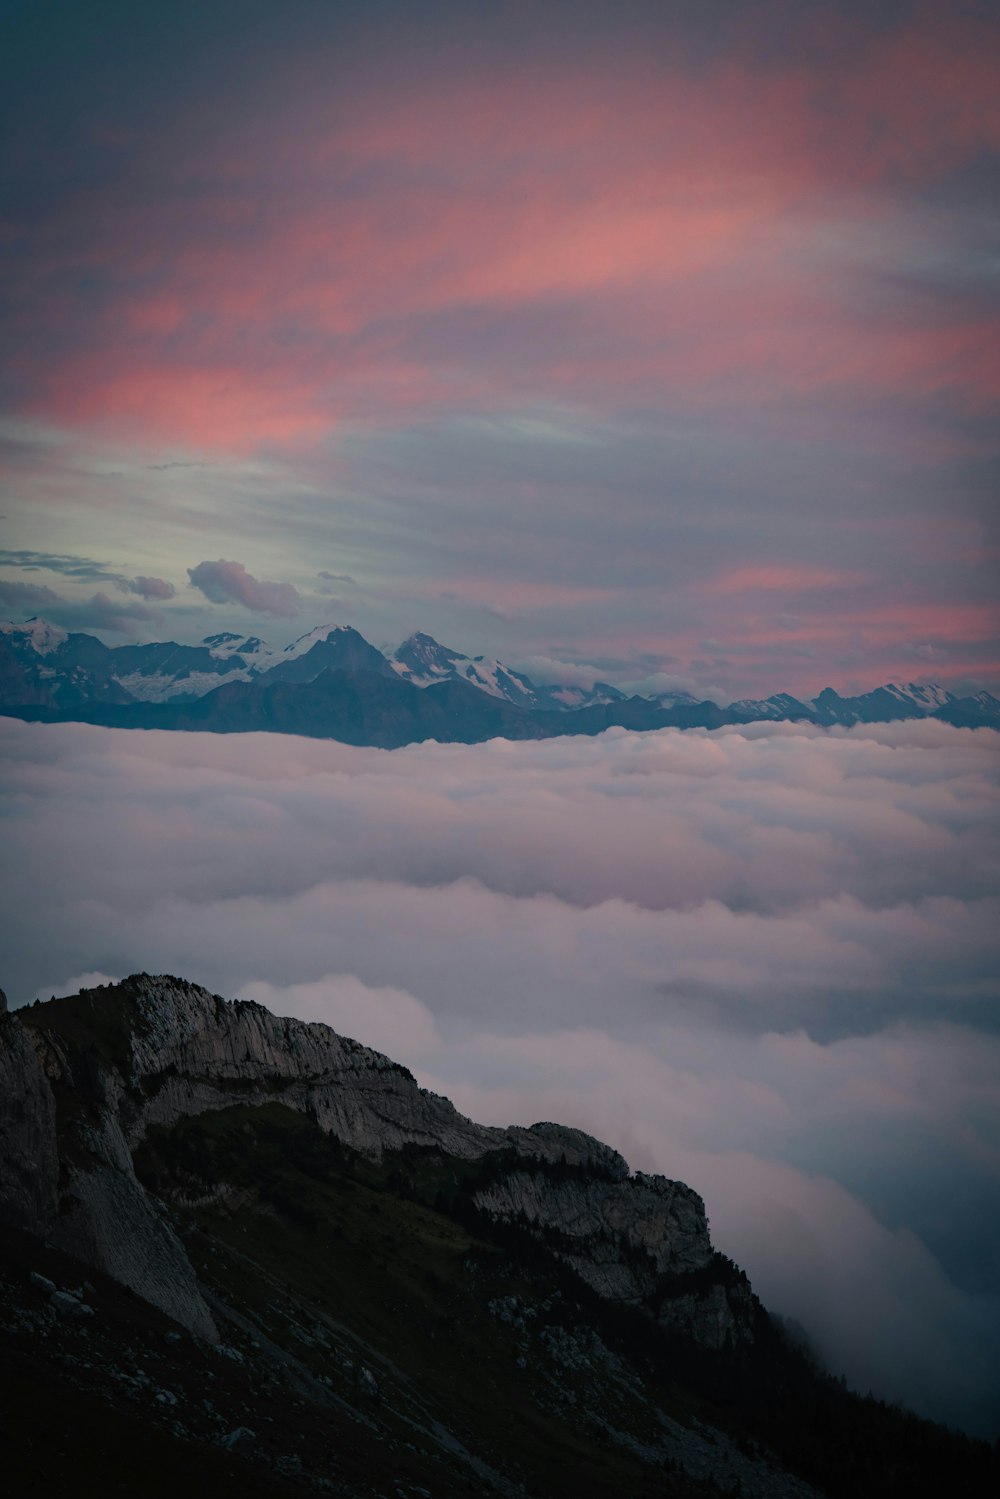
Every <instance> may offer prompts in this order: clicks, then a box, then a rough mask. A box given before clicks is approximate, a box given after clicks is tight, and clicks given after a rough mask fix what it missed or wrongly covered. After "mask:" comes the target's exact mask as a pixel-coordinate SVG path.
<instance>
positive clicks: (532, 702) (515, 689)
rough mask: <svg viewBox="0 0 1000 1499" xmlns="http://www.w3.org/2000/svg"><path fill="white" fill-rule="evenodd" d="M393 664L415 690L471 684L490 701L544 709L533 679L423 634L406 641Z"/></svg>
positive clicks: (485, 657) (397, 652)
mask: <svg viewBox="0 0 1000 1499" xmlns="http://www.w3.org/2000/svg"><path fill="white" fill-rule="evenodd" d="M392 664H393V667H394V668H395V670H396V671H397V672H398V673H399V675H400V676H402V677H405V678H406V679H407V681H409V682H412V683H413V685H414V686H415V687H431V686H433V684H434V683H435V682H469V683H470V684H471V685H472V686H473V687H478V688H479V690H480V692H485V693H486V694H487V695H488V696H489V697H494V698H497V699H499V700H500V701H501V702H507V703H515V704H516V705H517V706H518V707H519V708H537V707H540V706H542V702H543V692H540V691H539V689H538V688H537V687H536V686H535V684H534V682H532V681H531V680H530V678H528V677H525V676H522V675H521V673H520V672H518V671H514V670H513V669H512V668H511V667H509V666H504V664H503V662H502V661H495V660H494V659H493V658H492V656H463V655H462V654H461V653H460V652H459V651H453V650H452V649H451V648H450V646H447V645H441V644H440V642H439V641H437V640H435V639H434V637H433V636H432V635H426V634H424V632H423V631H422V630H417V631H415V632H414V633H413V634H412V635H411V636H410V637H409V639H408V640H404V641H403V644H402V645H401V646H399V647H398V648H397V649H396V651H395V652H394V654H393V662H392Z"/></svg>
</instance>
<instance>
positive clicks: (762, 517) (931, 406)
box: [0, 0, 1000, 696]
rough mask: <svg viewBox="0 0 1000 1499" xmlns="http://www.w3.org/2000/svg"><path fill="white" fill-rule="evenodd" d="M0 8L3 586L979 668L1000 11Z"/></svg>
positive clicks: (160, 603) (288, 628) (781, 656)
mask: <svg viewBox="0 0 1000 1499" xmlns="http://www.w3.org/2000/svg"><path fill="white" fill-rule="evenodd" d="M0 22H2V25H3V30H4V36H3V46H2V47H0V54H2V57H3V61H2V62H0V69H2V70H3V71H2V75H0V140H2V141H3V145H2V147H0V153H2V154H0V201H2V203H3V208H2V210H0V284H2V286H3V293H2V304H0V306H2V312H0V316H2V318H3V328H4V346H5V349H6V357H5V359H4V364H3V371H2V374H0V482H2V498H0V517H2V518H0V613H3V614H5V615H7V616H9V617H11V618H14V619H23V618H26V617H27V616H29V615H31V614H36V613H39V614H42V615H44V616H45V617H46V618H51V619H52V620H54V621H55V622H57V623H60V624H63V625H66V626H69V627H71V628H76V629H85V630H90V631H95V632H97V633H99V634H101V636H102V638H104V639H105V640H107V642H108V643H110V644H115V643H121V642H123V641H126V640H128V641H131V640H141V639H156V638H160V639H162V638H174V639H180V640H185V641H195V640H198V639H200V638H201V637H202V636H204V635H205V634H207V633H210V632H215V631H217V630H220V629H233V630H237V631H243V632H252V633H256V634H259V635H261V636H264V637H265V638H268V639H270V640H271V641H273V642H274V643H275V644H283V643H286V642H287V641H289V640H291V639H293V638H295V637H296V636H297V635H299V634H302V633H304V632H305V631H306V630H308V629H310V628H312V626H314V625H315V624H317V623H322V622H330V623H350V624H353V625H354V626H355V627H356V628H358V629H360V630H361V631H362V633H363V634H365V635H366V636H367V637H368V638H370V639H372V640H373V641H374V642H375V643H376V644H379V645H382V644H394V643H396V642H398V641H399V640H400V639H402V638H403V637H404V636H406V635H407V634H409V633H410V632H411V631H412V630H414V629H418V628H419V629H424V630H427V631H429V632H430V633H432V634H434V635H436V636H438V637H439V638H441V639H443V640H444V641H445V642H446V643H447V644H450V645H453V646H457V647H459V648H460V649H463V650H465V651H467V652H469V653H478V652H486V653H487V654H491V655H496V656H499V657H501V658H502V659H503V660H505V661H508V662H510V663H512V664H514V665H518V666H521V667H522V668H526V669H528V670H529V672H533V673H534V674H535V675H536V676H537V677H538V678H539V679H540V680H553V679H558V678H560V677H563V678H566V677H567V676H571V675H572V676H573V679H575V680H585V679H586V678H587V677H588V676H589V677H591V678H594V677H598V678H601V679H610V680H613V681H618V682H630V683H644V684H646V685H647V686H650V687H663V688H665V687H670V686H678V687H684V688H686V689H688V690H691V689H697V690H700V691H702V692H705V693H713V692H714V693H715V694H716V695H721V696H726V695H727V694H728V695H730V696H737V695H745V694H748V693H749V694H755V695H756V694H764V693H769V692H772V691H777V690H788V691H792V692H795V693H797V694H799V695H811V694H814V693H815V692H817V691H819V690H820V689H821V688H822V687H824V686H826V685H833V686H835V687H837V688H838V689H839V690H842V691H843V690H857V689H865V688H870V687H872V686H875V685H877V684H879V683H881V682H884V681H887V680H904V681H910V680H913V681H918V682H920V681H942V682H944V683H946V684H947V685H950V686H952V687H954V688H956V689H958V690H963V691H964V690H967V689H968V688H969V687H972V688H979V687H984V686H985V687H992V688H994V689H996V688H997V687H998V686H1000V650H998V643H1000V621H998V611H997V604H996V600H997V591H998V590H997V581H998V558H1000V541H998V536H997V526H996V519H995V517H996V512H997V507H996V504H995V499H994V497H995V495H996V492H997V488H998V483H997V480H998V470H1000V464H998V442H997V430H998V426H997V413H996V405H997V395H998V390H1000V355H998V350H1000V299H998V294H997V266H998V260H1000V233H998V220H1000V208H998V206H997V205H998V202H1000V193H998V191H997V189H998V186H1000V167H998V154H997V153H998V146H1000V102H998V101H1000V91H998V90H997V88H996V78H997V68H998V64H1000V21H998V19H997V15H996V10H995V7H994V6H992V5H990V4H986V3H976V0H955V3H951V4H949V5H947V6H945V5H941V4H939V3H931V4H920V3H909V0H881V3H876V0H865V3H864V4H861V3H858V4H854V3H846V0H845V3H839V4H829V5H816V4H815V3H812V0H810V3H806V0H767V3H762V4H753V3H728V0H703V3H702V4H700V5H698V6H692V5H686V4H677V3H663V0H657V3H635V0H615V3H614V4H610V3H601V4H598V3H588V0H574V3H563V0H545V3H542V4H538V3H534V4H530V5H529V4H520V3H509V4H504V3H488V0H486V3H481V4H475V5H470V4H468V3H462V4H436V3H431V0H428V3H421V4H419V5H413V4H390V3H380V0H366V3H354V4H352V3H339V4H331V3H323V4H320V3H306V0H287V3H282V4H280V5H278V4H276V3H274V0H267V3H265V0H239V3H235V0H216V3H214V4H213V5H212V6H211V7H205V6H203V5H200V4H192V3H190V0H175V3H171V4H170V5H169V6H168V5H164V4H155V3H154V4H147V5H141V6H136V5H132V4H125V3H120V0H119V3H104V0H83V3H81V0H73V3H72V4H69V3H65V0H52V3H50V4H47V5H46V6H44V7H39V6H37V5H33V4H28V3H26V0H7V3H6V4H4V5H3V6H2V7H0ZM574 674H575V675H574Z"/></svg>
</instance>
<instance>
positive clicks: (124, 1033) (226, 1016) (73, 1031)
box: [0, 974, 752, 1347]
mask: <svg viewBox="0 0 1000 1499" xmlns="http://www.w3.org/2000/svg"><path fill="white" fill-rule="evenodd" d="M0 1026H2V1029H0V1146H2V1161H3V1164H2V1167H0V1215H2V1216H3V1217H4V1218H5V1219H6V1221H8V1222H13V1223H15V1224H17V1225H18V1226H19V1227H22V1228H26V1229H28V1230H29V1231H32V1232H34V1233H37V1234H38V1235H40V1236H42V1237H45V1238H46V1239H48V1240H49V1241H50V1242H52V1243H53V1244H55V1245H56V1246H57V1247H58V1248H60V1249H63V1250H65V1251H66V1252H68V1253H72V1254H73V1255H75V1256H76V1257H77V1258H79V1259H80V1260H82V1261H84V1263H87V1264H91V1265H93V1266H95V1267H96V1268H99V1269H101V1270H103V1271H105V1272H106V1273H108V1274H110V1275H112V1276H113V1277H114V1278H115V1279H116V1280H118V1281H120V1282H122V1283H123V1284H125V1285H128V1286H130V1287H132V1289H133V1290H135V1291H136V1292H138V1293H139V1294H140V1295H142V1296H143V1297H145V1298H146V1299H147V1300H148V1301H150V1302H152V1303H153V1304H154V1305H156V1306H158V1307H160V1308H161V1309H163V1310H164V1311H166V1312H167V1313H168V1314H169V1315H171V1316H173V1317H174V1318H176V1320H178V1321H179V1322H181V1323H182V1324H183V1325H185V1326H187V1327H188V1328H189V1329H191V1330H192V1331H195V1332H198V1333H199V1334H201V1335H203V1336H206V1337H209V1338H212V1337H214V1336H215V1335H216V1333H215V1326H214V1322H213V1318H212V1314H211V1312H210V1311H209V1308H208V1306H207V1304H206V1302H205V1300H204V1298H203V1296H202V1294H201V1291H200V1290H199V1286H198V1280H197V1276H196V1275H195V1272H194V1270H193V1268H192V1266H191V1263H190V1261H189V1259H188V1256H187V1253H186V1251H185V1249H184V1247H183V1245H182V1243H181V1241H180V1239H179V1238H178V1236H177V1234H176V1232H175V1230H174V1228H173V1227H172V1225H171V1222H170V1219H169V1216H168V1214H167V1213H166V1211H165V1209H164V1208H163V1207H162V1205H161V1204H159V1203H158V1202H157V1201H156V1199H155V1198H154V1197H153V1196H151V1194H150V1193H149V1192H148V1191H147V1190H146V1189H145V1188H144V1187H143V1186H142V1185H141V1183H140V1182H139V1180H138V1179H137V1177H136V1174H135V1170H134V1167H133V1155H134V1153H135V1152H136V1150H137V1149H138V1147H140V1145H141V1144H142V1142H143V1141H144V1139H145V1138H146V1137H147V1135H148V1134H149V1132H150V1131H151V1130H156V1129H158V1130H161V1131H162V1130H170V1129H171V1128H173V1127H174V1126H175V1125H176V1124H177V1123H178V1121H180V1120H183V1119H186V1118H191V1117H195V1116H202V1115H206V1114H208V1113H210V1112H214V1111H219V1110H226V1109H232V1108H233V1107H235V1106H238V1105H239V1106H251V1107H256V1106H262V1105H265V1104H274V1103H276V1102H277V1103H280V1104H281V1105H283V1106H284V1107H286V1108H288V1109H291V1110H293V1111H295V1112H296V1113H298V1114H302V1115H304V1116H306V1118H308V1119H309V1120H311V1121H313V1122H314V1123H315V1124H316V1125H318V1126H319V1128H320V1129H321V1130H322V1131H323V1132H324V1133H325V1134H327V1135H328V1136H333V1137H334V1138H335V1139H336V1140H338V1141H340V1142H342V1144H343V1145H345V1146H347V1147H349V1148H350V1149H351V1150H354V1151H357V1152H360V1153H361V1154H362V1155H364V1156H366V1157H368V1158H370V1159H372V1160H374V1161H378V1160H381V1159H382V1158H383V1157H385V1156H386V1155H387V1154H388V1153H393V1152H400V1151H409V1152H410V1156H411V1158H412V1157H413V1154H414V1152H416V1153H417V1154H418V1155H419V1153H420V1152H431V1153H433V1154H434V1155H435V1156H436V1157H444V1158H446V1159H449V1160H452V1161H454V1162H457V1163H465V1164H466V1165H468V1163H477V1162H478V1163H480V1164H481V1165H482V1166H483V1168H484V1169H483V1170H482V1171H480V1172H479V1173H478V1174H476V1173H473V1174H472V1176H470V1177H469V1192H468V1196H469V1203H470V1205H471V1206H472V1207H473V1208H474V1209H475V1211H476V1212H478V1213H479V1214H481V1215H483V1216H484V1217H485V1218H486V1219H487V1220H490V1221H495V1222H498V1223H505V1224H517V1225H519V1226H520V1227H521V1228H522V1229H523V1230H524V1231H525V1232H527V1233H528V1234H529V1235H532V1236H534V1237H535V1238H536V1239H537V1240H538V1241H539V1242H540V1243H543V1244H544V1245H546V1246H547V1247H548V1248H549V1250H551V1252H552V1253H553V1254H555V1255H556V1256H558V1258H560V1259H561V1260H562V1261H563V1262H564V1263H565V1264H567V1265H569V1266H571V1267H572V1269H573V1270H574V1271H575V1272H576V1273H577V1274H578V1275H579V1277H580V1278H581V1280H582V1281H584V1282H585V1283H586V1284H587V1285H588V1286H589V1287H590V1288H591V1289H592V1290H593V1291H595V1292H596V1293H597V1294H598V1295H599V1296H601V1297H603V1298H605V1299H607V1300H610V1301H615V1302H621V1303H626V1304H632V1305H635V1306H642V1305H649V1306H652V1305H653V1300H654V1299H655V1301H656V1315H657V1316H658V1317H659V1319H660V1321H661V1322H662V1323H664V1325H667V1326H671V1327H673V1328H675V1329H677V1328H679V1329H681V1330H683V1331H686V1332H688V1333H689V1334H690V1335H691V1336H693V1337H694V1338H696V1339H697V1340H698V1341H701V1342H703V1343H705V1344H707V1345H708V1346H711V1347H719V1346H722V1345H723V1344H724V1343H726V1341H727V1340H730V1341H732V1340H739V1339H742V1338H746V1337H749V1336H750V1332H751V1326H752V1297H750V1294H749V1290H748V1288H747V1287H746V1286H745V1282H744V1283H740V1284H733V1283H730V1284H729V1285H726V1284H723V1283H722V1281H721V1280H719V1279H718V1278H713V1275H712V1266H713V1263H714V1262H715V1260H716V1258H717V1257H716V1256H714V1254H713V1250H712V1245H711V1243H710V1240H709V1235H708V1228H707V1222H706V1218H705V1210H704V1205H703V1203H702V1201H701V1198H700V1197H698V1195H697V1193H695V1192H693V1191H692V1190H691V1189H690V1188H689V1187H686V1186H684V1185H683V1184H681V1183H679V1182H673V1181H668V1180H667V1179H665V1178H663V1177H658V1176H644V1175H641V1174H637V1175H630V1173H629V1169H628V1166H627V1165H626V1163H625V1162H624V1161H623V1160H622V1158H621V1156H619V1155H618V1154H617V1152H615V1151H614V1150H612V1149H611V1148H610V1147H609V1146H607V1145H603V1144H601V1142H600V1141H597V1140H594V1139H592V1138H591V1137H590V1136H588V1135H586V1134H584V1133H582V1132H581V1131H579V1130H574V1129H569V1128H566V1127H564V1126H561V1125H557V1124H549V1123H546V1124H538V1125H535V1126H533V1127H532V1128H521V1127H511V1128H508V1129H497V1128H489V1127H486V1126H483V1125H480V1124H476V1123H474V1122H473V1121H472V1120H470V1119H466V1118H464V1117H463V1116H462V1115H461V1114H459V1113H458V1111H457V1110H456V1109H455V1108H454V1106H453V1105H452V1104H451V1103H450V1102H449V1101H448V1100H447V1099H446V1098H442V1097H439V1096H438V1095H436V1094H433V1093H430V1092H428V1091H426V1090H425V1089H422V1088H420V1087H418V1085H417V1083H416V1081H415V1080H414V1078H413V1077H412V1075H411V1074H410V1073H409V1072H408V1071H407V1070H406V1068H405V1067H402V1066H400V1065H399V1064H398V1063H395V1062H392V1061H390V1060H389V1059H388V1058H387V1057H384V1056H382V1055H380V1054H379V1053H378V1052H375V1051H371V1050H370V1049H369V1048H367V1047H365V1046H362V1045H360V1044H359V1043H358V1042H356V1041H352V1040H349V1039H347V1038H346V1037H343V1036H339V1035H337V1034H336V1032H334V1031H333V1030H331V1029H330V1028H329V1027H328V1026H324V1025H318V1024H308V1023H306V1022H304V1021H301V1020H295V1019H288V1018H280V1017H278V1016H275V1015H272V1014H271V1013H270V1012H269V1011H267V1010H265V1009H264V1008H262V1007H261V1006H260V1005H256V1004H251V1003H245V1002H239V1001H237V1002H228V1001H226V1000H224V999H221V998H219V997H218V996H217V995H212V994H209V993H208V992H207V991H206V990H204V989H202V988H199V987H198V986H197V985H194V984H189V983H186V982H184V981H183V980H179V979H174V978H170V977H159V978H151V977H149V976H147V975H145V974H139V975H135V976H133V977H132V978H130V979H128V980H126V981H125V982H124V983H122V984H120V985H117V986H114V987H112V986H107V987H105V988H101V989H96V990H90V991H84V992H83V993H81V994H79V995H75V996H71V997H68V998H64V999H57V1000H52V1001H51V1002H49V1003H47V1004H39V1005H35V1006H34V1007H32V1008H30V1009H26V1010H22V1011H20V1012H17V1013H15V1014H10V1015H6V1016H4V1017H3V1019H2V1022H0ZM664 1287H667V1290H668V1292H669V1294H665V1293H664Z"/></svg>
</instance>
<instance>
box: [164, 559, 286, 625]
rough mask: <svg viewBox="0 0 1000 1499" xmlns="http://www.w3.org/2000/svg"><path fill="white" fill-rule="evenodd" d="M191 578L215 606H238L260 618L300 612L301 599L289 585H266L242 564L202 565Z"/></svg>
mask: <svg viewBox="0 0 1000 1499" xmlns="http://www.w3.org/2000/svg"><path fill="white" fill-rule="evenodd" d="M188 577H189V578H190V579H191V582H192V584H193V585H194V587H195V588H198V589H200V590H201V592H202V593H203V594H204V595H205V597H206V598H207V599H208V600H209V601H210V603H213V604H227V603H236V604H242V605H243V606H244V607H245V608H247V609H253V610H256V611H257V612H258V613H261V614H277V615H282V616H284V617H285V618H289V617H291V616H292V615H294V614H296V613H297V612H298V606H299V596H298V593H297V591H296V590H295V589H294V588H293V587H292V585H291V584H290V583H266V582H264V581H263V580H262V579H260V578H255V577H254V576H253V574H252V573H248V572H247V570H246V568H245V567H244V566H243V564H242V562H226V561H225V560H224V559H223V558H221V557H220V558H219V560H218V561H217V562H199V563H198V565H197V567H189V568H188Z"/></svg>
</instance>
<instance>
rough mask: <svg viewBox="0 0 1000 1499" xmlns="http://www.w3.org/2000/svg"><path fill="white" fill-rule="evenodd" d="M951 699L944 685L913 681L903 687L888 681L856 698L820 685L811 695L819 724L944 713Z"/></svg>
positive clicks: (871, 720) (952, 700)
mask: <svg viewBox="0 0 1000 1499" xmlns="http://www.w3.org/2000/svg"><path fill="white" fill-rule="evenodd" d="M955 702H956V698H955V696H954V694H953V693H951V692H948V691H947V689H946V688H944V687H940V686H936V685H931V686H923V687H921V686H918V685H917V683H915V682H909V683H907V685H906V686H905V687H903V686H900V685H899V684H898V683H896V682H888V683H886V685H885V686H884V687H876V688H874V689H873V690H872V691H871V692H862V693H859V694H858V695H857V696H856V697H841V696H840V693H839V692H835V691H834V690H833V688H832V687H824V688H823V691H822V692H821V693H820V694H819V696H818V697H816V698H814V700H813V708H814V709H815V712H816V716H817V718H818V719H819V722H820V723H823V724H834V723H837V724H852V723H891V722H893V721H894V720H897V719H901V718H927V717H929V716H930V715H931V714H946V713H947V712H948V711H949V709H950V708H951V706H952V705H953V704H954V703H955Z"/></svg>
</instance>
